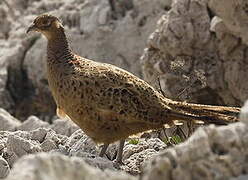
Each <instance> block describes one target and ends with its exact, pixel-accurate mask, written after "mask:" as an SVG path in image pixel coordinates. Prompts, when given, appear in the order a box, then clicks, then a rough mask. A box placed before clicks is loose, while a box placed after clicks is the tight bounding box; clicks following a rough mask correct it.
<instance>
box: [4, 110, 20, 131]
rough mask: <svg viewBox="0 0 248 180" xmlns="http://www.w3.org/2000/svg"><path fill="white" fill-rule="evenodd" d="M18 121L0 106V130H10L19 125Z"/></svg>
mask: <svg viewBox="0 0 248 180" xmlns="http://www.w3.org/2000/svg"><path fill="white" fill-rule="evenodd" d="M20 124H21V123H20V121H18V120H17V119H16V118H14V117H13V116H11V115H10V114H9V113H8V112H7V111H5V110H4V109H2V108H0V131H11V130H15V128H16V127H17V126H18V125H20Z"/></svg>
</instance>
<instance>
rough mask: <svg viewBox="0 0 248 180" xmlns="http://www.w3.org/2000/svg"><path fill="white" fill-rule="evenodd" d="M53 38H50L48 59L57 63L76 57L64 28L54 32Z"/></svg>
mask: <svg viewBox="0 0 248 180" xmlns="http://www.w3.org/2000/svg"><path fill="white" fill-rule="evenodd" d="M53 33H54V34H53V35H52V38H50V39H49V40H48V45H47V59H48V61H55V63H60V62H65V61H67V60H70V59H72V58H73V57H74V55H73V53H72V50H71V48H70V46H69V43H68V41H67V38H66V35H65V32H64V29H63V28H60V29H58V30H57V31H56V32H53Z"/></svg>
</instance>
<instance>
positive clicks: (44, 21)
mask: <svg viewBox="0 0 248 180" xmlns="http://www.w3.org/2000/svg"><path fill="white" fill-rule="evenodd" d="M42 25H43V26H49V25H50V21H48V20H47V19H45V20H43V21H42Z"/></svg>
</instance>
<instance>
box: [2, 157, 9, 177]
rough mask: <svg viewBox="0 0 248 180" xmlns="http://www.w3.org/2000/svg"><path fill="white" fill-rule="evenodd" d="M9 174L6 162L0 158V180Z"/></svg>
mask: <svg viewBox="0 0 248 180" xmlns="http://www.w3.org/2000/svg"><path fill="white" fill-rule="evenodd" d="M9 172H10V167H9V164H8V162H7V161H6V160H5V159H4V158H3V157H1V156H0V179H1V178H5V177H7V175H8V174H9Z"/></svg>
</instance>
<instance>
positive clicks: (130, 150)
mask: <svg viewBox="0 0 248 180" xmlns="http://www.w3.org/2000/svg"><path fill="white" fill-rule="evenodd" d="M165 148H166V144H165V143H164V142H162V141H161V140H160V139H158V138H151V139H139V140H138V143H137V144H130V143H128V144H126V146H125V148H124V151H123V162H124V163H125V166H123V167H122V169H123V170H124V171H126V172H129V173H131V174H134V175H137V174H139V173H140V170H141V167H142V166H143V165H144V163H145V161H147V160H149V159H151V158H152V157H153V156H154V155H156V154H158V153H159V152H160V151H161V150H164V149H165Z"/></svg>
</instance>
